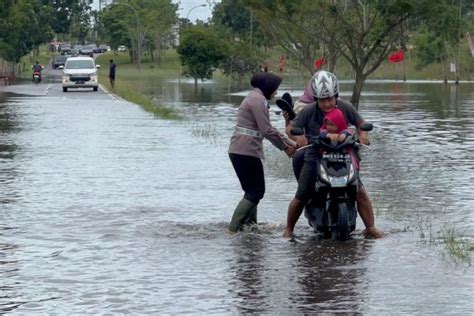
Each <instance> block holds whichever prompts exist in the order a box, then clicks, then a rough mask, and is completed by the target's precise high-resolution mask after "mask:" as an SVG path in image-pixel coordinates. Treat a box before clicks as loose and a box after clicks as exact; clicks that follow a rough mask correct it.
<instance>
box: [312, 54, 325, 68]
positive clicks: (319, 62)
mask: <svg viewBox="0 0 474 316" xmlns="http://www.w3.org/2000/svg"><path fill="white" fill-rule="evenodd" d="M325 64H326V60H325V59H324V58H323V57H321V58H319V59H318V60H315V61H314V64H313V66H314V68H315V69H321V67H322V66H323V65H325Z"/></svg>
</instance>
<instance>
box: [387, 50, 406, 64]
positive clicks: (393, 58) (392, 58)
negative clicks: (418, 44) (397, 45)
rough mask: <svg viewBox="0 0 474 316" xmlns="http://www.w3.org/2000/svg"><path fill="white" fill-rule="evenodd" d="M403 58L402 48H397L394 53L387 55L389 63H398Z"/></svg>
mask: <svg viewBox="0 0 474 316" xmlns="http://www.w3.org/2000/svg"><path fill="white" fill-rule="evenodd" d="M404 60H405V53H404V52H403V51H402V50H399V51H398V52H396V53H393V54H391V55H390V56H388V61H389V62H391V63H398V62H401V61H404Z"/></svg>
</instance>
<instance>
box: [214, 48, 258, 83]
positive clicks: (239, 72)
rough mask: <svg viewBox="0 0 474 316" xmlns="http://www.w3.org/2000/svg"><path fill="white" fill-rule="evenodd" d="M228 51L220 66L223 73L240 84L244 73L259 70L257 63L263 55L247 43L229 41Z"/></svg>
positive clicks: (247, 73)
mask: <svg viewBox="0 0 474 316" xmlns="http://www.w3.org/2000/svg"><path fill="white" fill-rule="evenodd" d="M228 51H229V53H228V55H227V56H226V58H225V59H224V60H223V61H222V62H221V65H220V68H221V69H222V72H223V73H224V75H226V76H230V77H231V78H233V79H235V80H237V81H238V83H239V86H240V85H241V84H242V79H243V78H244V77H245V76H246V75H249V74H253V73H255V72H257V71H259V64H260V62H261V61H262V60H263V59H264V57H263V56H262V55H261V54H259V53H258V51H255V50H252V49H251V48H250V45H249V44H248V43H246V42H242V41H234V42H230V44H229V49H228Z"/></svg>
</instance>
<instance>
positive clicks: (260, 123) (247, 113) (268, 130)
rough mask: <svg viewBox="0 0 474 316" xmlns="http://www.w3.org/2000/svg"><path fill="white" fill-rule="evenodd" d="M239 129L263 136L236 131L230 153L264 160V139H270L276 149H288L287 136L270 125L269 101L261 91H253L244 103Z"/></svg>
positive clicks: (240, 108)
mask: <svg viewBox="0 0 474 316" xmlns="http://www.w3.org/2000/svg"><path fill="white" fill-rule="evenodd" d="M236 125H237V127H243V128H245V129H249V130H252V131H257V132H260V134H261V136H260V137H256V136H250V135H245V134H243V133H240V132H237V131H234V134H233V135H232V137H231V138H230V146H229V153H231V154H239V155H246V156H252V157H257V158H260V159H263V158H264V155H263V144H262V143H263V138H266V139H268V140H269V141H270V142H271V143H272V144H273V145H274V146H275V147H277V148H278V149H280V150H284V149H286V148H287V147H288V145H287V144H286V143H285V136H283V135H282V134H281V133H280V132H278V131H277V130H276V129H275V128H274V127H273V126H272V124H271V123H270V113H269V110H268V106H267V99H266V98H265V97H264V96H263V93H262V91H261V90H260V89H254V90H252V91H251V92H250V93H249V94H248V95H247V97H245V99H244V100H243V101H242V103H241V104H240V107H239V113H238V116H237V124H236Z"/></svg>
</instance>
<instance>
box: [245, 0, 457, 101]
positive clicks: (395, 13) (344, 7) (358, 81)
mask: <svg viewBox="0 0 474 316" xmlns="http://www.w3.org/2000/svg"><path fill="white" fill-rule="evenodd" d="M247 1H248V2H249V4H251V5H252V6H253V8H254V9H255V10H256V12H257V14H258V16H259V17H260V18H261V19H262V20H264V21H265V22H266V23H265V24H263V23H262V25H265V28H266V29H267V30H268V31H267V33H268V34H269V35H272V34H273V36H275V37H276V36H278V34H285V36H281V38H285V39H287V40H286V41H287V43H280V44H281V45H282V46H283V47H295V48H296V51H298V50H300V47H299V46H298V43H306V45H309V43H311V41H313V42H314V43H322V44H324V45H325V47H326V48H325V49H326V50H327V51H328V53H329V56H335V55H336V56H337V55H339V54H340V56H342V57H343V58H344V59H346V60H347V61H348V62H349V64H350V65H351V67H352V70H353V73H354V79H355V84H354V87H353V91H352V97H351V102H352V103H353V104H354V105H355V106H356V107H358V103H359V99H360V95H361V92H362V89H363V86H364V83H365V80H366V79H367V77H368V76H369V75H370V74H372V73H373V72H374V71H375V70H376V69H377V68H378V67H379V66H380V65H381V63H382V62H383V61H385V60H386V58H387V57H388V55H389V54H390V52H391V51H392V50H393V49H395V48H399V47H400V45H401V46H403V45H404V44H405V43H407V41H408V36H409V34H410V32H409V31H410V30H409V29H408V27H407V24H409V22H413V21H420V20H421V21H422V20H425V19H433V20H437V19H441V18H442V16H441V15H440V10H436V9H437V8H438V7H439V6H442V5H444V4H446V3H449V0H438V1H428V0H419V1H411V0H385V1H382V0H358V1H355V0H298V1H297V2H298V3H297V5H295V3H296V2H292V1H289V0H273V1H268V0H247ZM269 3H271V4H272V6H268V4H269ZM291 39H298V43H294V42H291ZM308 50H311V49H308Z"/></svg>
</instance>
